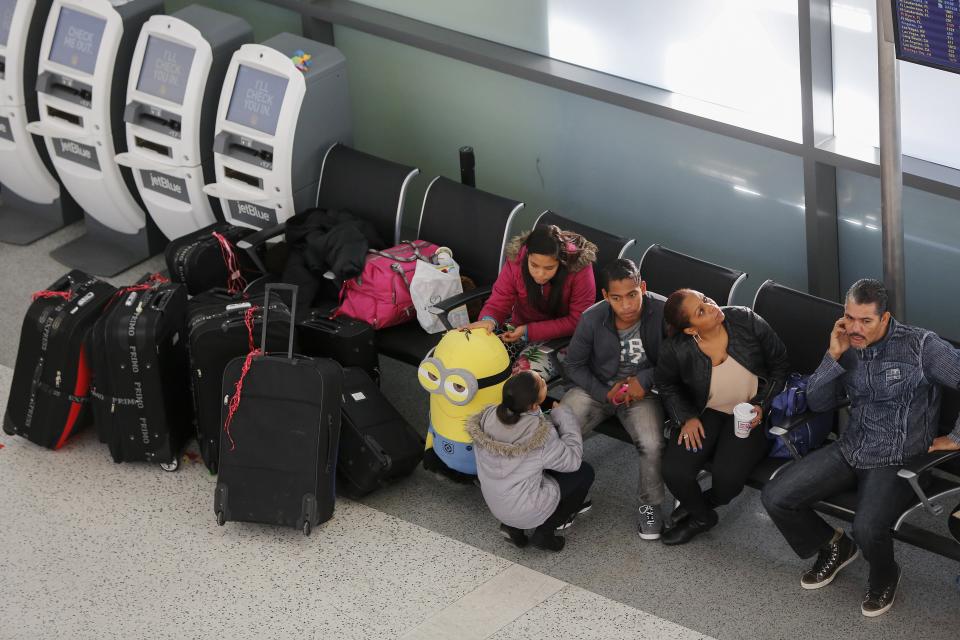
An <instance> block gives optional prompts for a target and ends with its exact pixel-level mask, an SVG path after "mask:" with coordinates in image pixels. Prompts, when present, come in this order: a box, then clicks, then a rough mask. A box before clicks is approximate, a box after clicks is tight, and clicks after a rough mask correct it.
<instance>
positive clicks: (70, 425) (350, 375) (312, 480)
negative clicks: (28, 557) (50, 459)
mask: <svg viewBox="0 0 960 640" xmlns="http://www.w3.org/2000/svg"><path fill="white" fill-rule="evenodd" d="M248 233H249V231H247V230H241V229H239V228H237V227H232V226H230V225H225V224H218V225H213V226H211V227H207V228H206V229H201V230H199V231H197V232H195V233H193V234H190V235H188V236H185V237H183V238H180V239H178V240H176V241H174V242H172V243H171V244H170V245H169V247H168V249H167V251H166V259H167V264H168V268H169V272H170V275H171V277H172V278H173V280H174V281H175V282H171V281H170V280H168V279H167V278H165V277H160V276H159V275H156V274H155V275H152V276H146V277H144V278H143V279H142V280H140V281H139V282H137V283H134V284H132V285H130V286H128V287H122V288H120V289H117V288H115V287H113V286H111V285H109V284H107V283H105V282H103V281H101V280H98V279H97V278H94V277H91V276H89V275H87V274H84V273H82V272H79V271H71V272H69V273H68V274H66V275H65V276H63V277H62V278H60V279H59V280H57V281H56V282H54V283H53V284H52V285H51V286H50V287H49V288H48V289H47V290H44V291H41V292H37V293H36V294H34V301H33V303H32V304H31V306H30V308H29V310H28V312H27V315H26V318H25V319H24V323H23V328H22V332H21V341H20V348H19V351H18V355H17V362H16V366H15V369H14V379H13V384H12V386H11V393H10V401H9V403H8V406H7V412H6V414H5V415H4V418H3V428H4V431H5V432H6V433H8V434H11V435H20V436H23V437H25V438H28V439H29V440H31V441H32V442H35V443H37V444H39V445H42V446H45V447H48V448H51V449H59V448H60V447H62V446H63V445H64V444H65V443H66V441H67V439H68V438H69V437H70V436H71V435H72V434H74V433H76V432H77V431H79V430H80V429H81V428H83V427H84V426H87V425H88V424H89V423H91V422H92V423H94V424H95V425H96V431H97V435H98V437H99V439H100V441H101V442H103V443H105V444H106V445H107V446H108V448H109V451H110V455H111V456H112V458H113V460H114V461H115V462H136V461H145V462H154V463H158V464H160V465H161V466H162V467H163V469H165V470H167V471H174V470H176V469H177V467H178V465H179V462H180V459H181V456H182V454H183V450H184V447H185V446H186V444H187V441H188V440H189V439H190V438H191V437H194V436H195V437H196V438H197V441H198V445H199V449H200V454H201V456H202V458H203V461H204V463H205V465H206V466H207V468H208V469H209V470H210V472H211V473H217V474H218V478H217V487H216V493H215V500H214V503H215V512H216V517H217V521H218V523H220V524H224V523H225V522H226V521H228V520H237V521H250V522H263V523H269V524H278V525H284V526H292V527H296V528H298V529H301V530H302V531H303V532H304V534H306V535H309V533H310V531H311V530H312V529H313V528H314V527H316V526H317V525H318V524H320V523H322V522H325V521H326V520H328V519H329V518H330V517H332V515H333V508H334V502H335V494H336V492H337V490H338V489H339V490H340V492H341V493H343V494H345V495H348V496H351V497H357V496H361V495H364V494H366V493H369V492H370V491H373V490H375V489H376V488H378V487H380V486H382V485H383V484H385V483H387V482H388V481H390V480H392V479H395V478H397V477H400V476H403V475H406V474H409V473H410V472H411V471H413V469H414V468H415V467H416V465H417V464H418V463H419V461H420V459H421V458H422V455H423V440H422V439H421V438H420V436H419V435H418V434H417V432H416V431H415V430H414V429H413V428H412V427H411V426H410V425H409V424H408V423H407V422H406V421H405V420H404V419H403V418H402V416H400V414H399V413H398V412H397V411H396V409H394V408H393V406H391V405H390V403H389V402H388V401H387V399H386V398H385V397H384V396H383V394H382V393H381V392H380V389H379V386H378V384H379V368H378V364H377V352H376V347H375V345H374V341H373V335H374V333H373V328H372V327H370V325H367V324H365V323H363V322H359V321H356V320H352V319H350V318H347V317H341V318H337V319H330V318H329V312H322V311H319V310H310V309H305V310H304V311H303V312H302V313H300V314H297V313H296V287H293V286H290V285H280V284H275V285H271V284H267V285H266V287H250V288H249V289H245V287H246V284H247V282H249V281H252V280H253V279H254V278H256V277H258V275H260V274H258V272H257V271H256V268H255V264H256V261H255V260H251V259H250V258H247V257H246V256H245V255H244V254H243V252H241V251H237V250H236V249H235V243H236V242H237V241H238V240H240V239H242V238H243V237H244V236H245V235H247V234H248ZM217 287H224V288H217ZM254 291H262V292H261V293H253V292H254Z"/></svg>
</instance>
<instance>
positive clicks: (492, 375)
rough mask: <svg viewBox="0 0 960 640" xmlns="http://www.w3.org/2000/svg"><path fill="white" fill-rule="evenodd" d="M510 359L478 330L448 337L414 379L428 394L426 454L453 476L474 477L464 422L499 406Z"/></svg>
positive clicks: (491, 337)
mask: <svg viewBox="0 0 960 640" xmlns="http://www.w3.org/2000/svg"><path fill="white" fill-rule="evenodd" d="M510 369H511V367H510V357H509V356H508V355H507V350H506V348H505V347H504V346H503V342H501V341H500V338H498V337H497V336H495V335H493V334H490V333H487V332H486V331H485V330H483V329H479V330H455V331H448V332H447V333H446V335H444V336H443V338H442V339H441V340H440V343H439V344H437V346H436V347H435V348H434V349H433V350H431V351H430V353H428V354H427V357H426V358H424V360H423V362H421V363H420V369H419V371H418V372H417V377H418V378H419V379H420V385H421V386H422V387H423V388H424V389H426V390H427V391H429V392H430V428H429V430H428V432H427V450H429V449H431V448H433V451H434V453H436V454H437V457H439V458H440V460H441V461H442V462H443V463H444V464H445V465H447V466H448V467H450V468H451V469H453V470H455V471H459V472H460V473H466V474H470V475H477V461H476V458H475V457H474V454H473V444H472V442H473V441H472V440H471V439H470V436H468V435H467V431H466V429H465V424H466V421H467V418H469V417H470V416H472V415H474V414H475V413H479V412H480V411H481V410H482V409H483V408H484V407H486V406H488V405H491V404H500V401H501V400H502V398H503V383H504V382H506V381H507V378H509V377H510Z"/></svg>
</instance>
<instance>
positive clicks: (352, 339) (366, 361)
mask: <svg viewBox="0 0 960 640" xmlns="http://www.w3.org/2000/svg"><path fill="white" fill-rule="evenodd" d="M328 316H329V314H328V313H325V312H324V311H322V310H319V309H314V310H311V311H310V312H309V313H308V314H305V317H303V318H301V319H299V320H298V321H297V342H298V344H299V345H300V352H301V353H302V354H304V355H307V356H316V357H323V358H333V359H334V360H336V361H337V362H339V363H340V366H342V367H360V368H361V369H363V370H364V371H366V372H367V374H368V375H369V376H370V377H371V378H372V379H373V380H374V382H376V383H377V384H379V383H380V360H379V357H378V355H377V345H376V342H375V341H374V340H375V333H374V329H373V327H372V326H371V325H369V324H367V323H366V322H364V321H362V320H355V319H353V318H350V317H348V316H340V317H339V318H329V317H328Z"/></svg>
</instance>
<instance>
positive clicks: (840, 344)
mask: <svg viewBox="0 0 960 640" xmlns="http://www.w3.org/2000/svg"><path fill="white" fill-rule="evenodd" d="M849 348H850V338H849V336H847V327H846V320H844V319H843V318H840V319H839V320H837V321H836V322H835V323H834V324H833V331H831V332H830V348H829V351H828V352H829V353H830V357H831V358H833V359H834V360H839V359H840V356H842V355H843V354H844V353H845V352H846V350H847V349H849Z"/></svg>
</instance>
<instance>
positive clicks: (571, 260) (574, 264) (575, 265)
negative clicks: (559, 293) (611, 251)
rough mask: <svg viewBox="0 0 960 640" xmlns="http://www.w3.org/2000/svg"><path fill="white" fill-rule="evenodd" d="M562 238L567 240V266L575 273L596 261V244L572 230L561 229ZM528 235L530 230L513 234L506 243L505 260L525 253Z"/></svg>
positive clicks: (513, 258)
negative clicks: (516, 234) (524, 244)
mask: <svg viewBox="0 0 960 640" xmlns="http://www.w3.org/2000/svg"><path fill="white" fill-rule="evenodd" d="M560 233H561V234H563V238H564V240H566V241H567V256H566V264H567V268H568V269H570V271H571V272H573V273H576V272H577V271H580V270H581V269H584V268H586V267H587V266H588V265H591V264H593V263H594V262H596V261H597V245H595V244H593V243H592V242H590V241H589V240H587V239H586V238H584V237H583V236H582V235H580V234H579V233H574V232H573V231H561V232H560ZM529 236H530V231H527V232H524V233H521V234H520V235H518V236H515V237H514V238H513V239H511V240H510V242H509V243H507V253H506V256H507V260H515V259H517V258H518V257H520V256H521V255H525V252H526V247H524V246H523V243H524V242H526V241H527V238H528V237H529Z"/></svg>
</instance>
